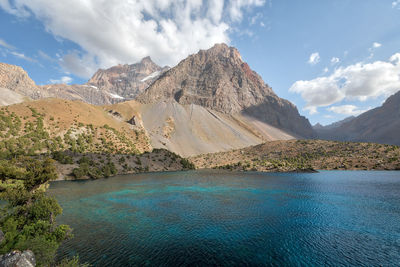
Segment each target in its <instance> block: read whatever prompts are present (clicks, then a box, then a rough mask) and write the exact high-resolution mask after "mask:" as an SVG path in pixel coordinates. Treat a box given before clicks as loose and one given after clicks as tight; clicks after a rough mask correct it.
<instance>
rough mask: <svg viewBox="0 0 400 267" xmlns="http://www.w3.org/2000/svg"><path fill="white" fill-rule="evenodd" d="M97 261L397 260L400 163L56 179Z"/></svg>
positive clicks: (75, 242)
mask: <svg viewBox="0 0 400 267" xmlns="http://www.w3.org/2000/svg"><path fill="white" fill-rule="evenodd" d="M49 193H50V194H52V195H55V196H56V197H57V199H58V201H59V202H60V204H61V206H62V207H63V209H64V213H63V215H62V216H61V217H60V218H59V219H58V221H59V222H60V223H66V224H69V225H71V226H72V227H73V228H74V234H75V238H74V239H72V240H69V241H67V242H65V243H64V244H63V245H62V246H61V248H60V250H59V258H63V257H65V256H72V255H77V254H79V256H80V259H81V261H83V262H89V263H91V264H92V265H93V266H144V265H150V266H154V265H156V266H204V265H207V266H248V265H251V266H263V265H265V266H305V265H307V266H310V265H314V266H323V265H325V266H326V265H332V266H338V265H344V266H360V265H363V266H379V265H381V266H399V265H400V172H367V171H347V172H344V171H331V172H320V173H286V174H282V173H281V174H276V173H274V174H265V173H232V172H218V171H191V172H175V173H151V174H141V175H128V176H118V177H114V178H109V179H102V180H96V181H79V182H55V183H52V185H51V187H50V190H49Z"/></svg>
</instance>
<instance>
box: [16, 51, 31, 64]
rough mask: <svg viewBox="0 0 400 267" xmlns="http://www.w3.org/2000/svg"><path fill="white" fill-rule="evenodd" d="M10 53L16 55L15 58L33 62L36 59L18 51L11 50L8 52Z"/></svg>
mask: <svg viewBox="0 0 400 267" xmlns="http://www.w3.org/2000/svg"><path fill="white" fill-rule="evenodd" d="M10 54H11V55H13V56H15V57H17V58H20V59H23V60H26V61H30V62H35V61H36V60H34V59H32V58H30V57H28V56H26V55H25V54H23V53H18V52H15V51H12V52H10Z"/></svg>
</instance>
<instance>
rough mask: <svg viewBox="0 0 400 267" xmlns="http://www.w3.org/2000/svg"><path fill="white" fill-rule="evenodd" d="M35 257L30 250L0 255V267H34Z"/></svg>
mask: <svg viewBox="0 0 400 267" xmlns="http://www.w3.org/2000/svg"><path fill="white" fill-rule="evenodd" d="M34 266H36V259H35V255H34V254H33V252H32V251H30V250H25V251H23V252H21V251H18V250H15V251H12V252H10V253H8V254H5V255H0V267H34Z"/></svg>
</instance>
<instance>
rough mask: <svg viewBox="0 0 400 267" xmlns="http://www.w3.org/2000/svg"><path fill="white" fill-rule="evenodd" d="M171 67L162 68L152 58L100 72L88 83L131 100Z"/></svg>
mask: <svg viewBox="0 0 400 267" xmlns="http://www.w3.org/2000/svg"><path fill="white" fill-rule="evenodd" d="M168 69H169V67H164V68H161V67H160V66H158V65H157V64H155V63H154V62H153V61H152V60H151V58H150V57H145V58H143V59H142V60H141V61H140V62H139V63H136V64H132V65H127V64H125V65H118V66H114V67H111V68H109V69H106V70H103V69H100V70H98V71H97V72H96V73H95V74H94V75H93V77H92V78H91V79H90V80H89V81H88V82H87V85H88V86H95V87H97V88H98V89H99V90H101V91H107V92H110V93H111V94H113V95H114V96H119V97H121V98H123V99H126V100H129V99H133V98H135V97H136V96H137V95H138V94H140V93H142V92H143V91H144V90H145V89H146V88H147V87H148V86H149V85H150V84H151V83H152V82H153V81H154V80H155V79H157V78H158V76H159V75H160V74H162V73H163V72H165V71H166V70H168Z"/></svg>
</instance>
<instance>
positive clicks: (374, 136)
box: [317, 91, 400, 145]
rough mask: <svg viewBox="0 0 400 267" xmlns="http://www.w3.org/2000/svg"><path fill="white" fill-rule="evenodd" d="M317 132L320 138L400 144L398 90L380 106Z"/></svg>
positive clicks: (399, 93) (399, 100) (399, 98)
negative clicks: (336, 125)
mask: <svg viewBox="0 0 400 267" xmlns="http://www.w3.org/2000/svg"><path fill="white" fill-rule="evenodd" d="M317 134H318V137H319V138H321V139H330V140H341V141H357V142H375V143H382V144H394V145H400V91H399V92H397V93H396V94H394V95H392V96H390V97H389V98H388V99H387V100H386V101H385V103H383V105H382V106H380V107H378V108H375V109H372V110H369V111H367V112H364V113H363V114H361V115H359V116H358V117H356V118H353V119H352V120H350V121H348V122H344V123H342V124H340V125H339V126H338V127H335V128H332V129H322V130H317Z"/></svg>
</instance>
